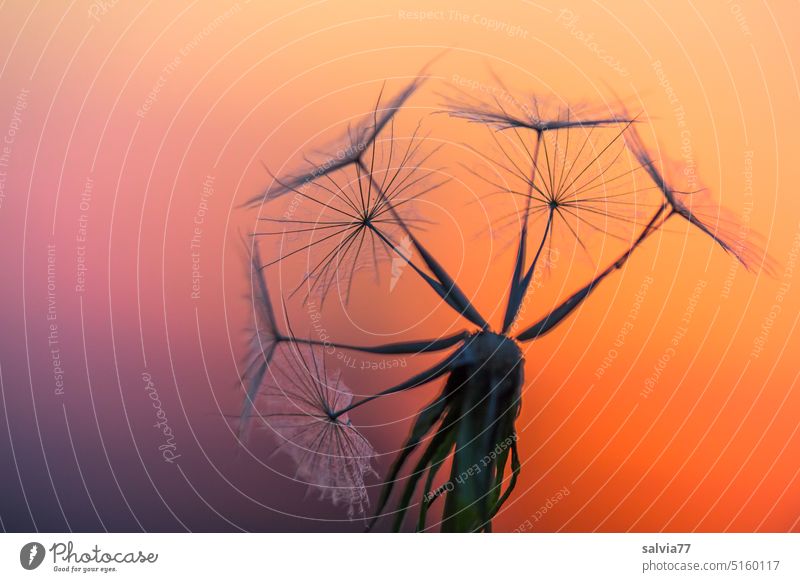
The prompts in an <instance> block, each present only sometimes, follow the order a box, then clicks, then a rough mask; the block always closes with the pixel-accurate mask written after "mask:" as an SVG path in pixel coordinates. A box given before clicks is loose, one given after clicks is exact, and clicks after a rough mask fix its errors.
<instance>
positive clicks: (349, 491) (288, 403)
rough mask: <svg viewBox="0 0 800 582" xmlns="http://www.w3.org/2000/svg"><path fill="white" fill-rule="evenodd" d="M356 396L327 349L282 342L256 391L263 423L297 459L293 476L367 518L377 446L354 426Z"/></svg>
mask: <svg viewBox="0 0 800 582" xmlns="http://www.w3.org/2000/svg"><path fill="white" fill-rule="evenodd" d="M352 398H353V395H352V392H351V391H350V389H349V388H348V387H347V386H346V385H345V384H344V382H343V381H342V378H341V372H340V371H338V370H331V369H329V368H328V366H327V364H326V362H325V357H324V348H322V347H320V346H307V345H298V344H293V343H290V342H286V343H281V344H280V345H279V346H278V347H277V348H276V350H275V354H274V356H273V359H272V362H271V364H270V366H269V370H268V372H267V373H266V374H265V376H264V381H263V382H262V385H261V387H260V389H259V392H258V410H259V416H260V417H261V419H262V422H263V426H264V428H266V429H268V430H270V431H272V432H273V433H274V435H275V439H276V440H277V442H278V449H277V450H278V451H281V452H283V453H286V454H287V455H288V456H289V457H290V458H291V460H292V461H293V463H294V465H295V467H296V469H295V478H296V479H298V480H300V481H303V482H305V483H307V484H308V486H309V488H310V489H311V490H313V491H316V492H317V493H319V496H320V499H327V500H329V501H331V502H332V503H333V504H334V505H344V506H345V507H346V510H347V515H348V517H363V516H364V515H365V514H366V512H367V510H368V508H369V497H368V494H367V489H366V486H365V478H366V477H367V476H368V475H376V473H375V471H374V469H373V468H372V459H373V457H374V456H375V450H374V449H373V448H372V445H371V444H370V443H369V442H368V441H367V439H366V438H365V437H364V436H363V435H362V434H361V433H360V432H359V431H358V430H357V429H356V428H355V427H354V426H353V424H352V423H351V422H350V419H349V418H348V416H347V414H346V413H345V414H341V415H337V411H339V410H342V409H343V408H345V407H347V406H348V405H349V404H350V403H351V401H352Z"/></svg>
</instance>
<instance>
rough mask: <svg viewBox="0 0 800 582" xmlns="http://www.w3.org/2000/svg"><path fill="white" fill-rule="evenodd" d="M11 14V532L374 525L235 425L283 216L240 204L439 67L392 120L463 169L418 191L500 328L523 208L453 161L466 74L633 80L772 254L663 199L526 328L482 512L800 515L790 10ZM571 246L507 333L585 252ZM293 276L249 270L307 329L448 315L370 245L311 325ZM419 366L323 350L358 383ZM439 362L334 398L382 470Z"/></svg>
mask: <svg viewBox="0 0 800 582" xmlns="http://www.w3.org/2000/svg"><path fill="white" fill-rule="evenodd" d="M0 16H2V18H0V29H2V34H0V62H1V63H2V64H0V78H2V83H0V134H2V138H0V139H2V140H3V143H2V144H1V147H2V149H1V151H0V232H2V237H3V244H2V245H0V265H1V266H2V273H3V275H2V283H1V284H0V294H1V295H0V297H1V298H2V305H3V309H2V311H0V318H2V326H0V328H1V329H2V340H0V341H2V349H0V396H1V398H0V408H2V414H0V466H2V471H0V474H2V476H3V477H2V479H0V526H2V528H3V529H5V530H8V531H32V530H39V531H70V530H71V531H104V530H109V531H141V530H146V531H184V530H194V531H228V530H239V529H242V530H254V531H360V530H361V529H362V528H363V522H361V521H351V520H348V519H347V516H346V513H345V511H344V510H343V509H342V508H337V507H332V506H330V505H329V504H328V503H327V502H321V501H318V499H317V496H316V494H313V493H309V492H308V490H307V487H306V485H305V484H303V483H301V482H298V481H297V480H295V479H294V478H293V475H294V472H293V471H294V470H293V468H292V467H291V465H290V464H289V463H288V462H287V460H286V459H285V458H284V457H283V456H281V455H275V454H273V453H274V449H275V441H274V438H273V437H272V435H270V434H269V432H268V431H254V434H253V436H252V438H251V439H250V441H249V442H248V443H247V446H246V447H242V446H241V445H239V444H238V442H237V439H236V435H235V425H234V424H233V423H232V421H231V416H235V415H236V414H238V412H239V410H240V405H241V398H242V392H241V386H240V385H239V382H238V373H239V371H240V369H241V365H240V363H241V360H242V358H243V357H244V355H245V352H246V341H247V335H246V328H247V326H248V325H249V318H248V316H249V314H250V311H249V304H248V300H247V292H248V288H249V285H248V279H247V266H246V261H245V259H244V257H245V254H246V253H245V252H244V250H243V245H242V237H243V236H244V237H245V238H246V235H247V233H249V232H252V231H253V230H255V229H256V228H258V226H259V223H258V222H257V219H258V218H259V216H275V215H277V214H280V213H282V212H284V211H285V203H284V201H283V200H278V201H275V202H274V203H270V204H269V205H267V206H265V207H263V208H260V209H245V208H243V207H242V205H243V204H244V203H245V202H246V201H247V200H248V199H250V198H251V197H253V196H255V195H257V194H258V193H259V192H261V191H263V189H264V188H265V187H266V186H268V185H269V183H270V176H269V174H268V172H267V171H266V170H265V167H264V166H265V165H266V166H267V167H268V168H269V170H270V171H272V172H275V173H277V174H279V175H280V174H285V173H287V172H290V171H292V170H294V169H295V168H297V167H298V166H299V165H302V163H303V162H302V160H303V154H308V153H313V152H315V151H317V150H319V149H320V148H324V147H325V146H327V145H329V144H331V143H335V141H336V138H337V137H338V136H340V135H342V134H343V133H344V130H345V129H346V127H347V125H348V123H357V122H359V121H360V120H362V119H363V118H364V116H365V115H369V113H370V112H371V110H372V108H373V107H374V105H375V102H376V99H377V97H378V94H379V93H380V91H381V90H382V87H384V84H385V89H384V95H385V96H391V95H394V94H396V93H397V92H398V91H400V90H401V89H402V88H403V87H404V86H405V84H406V83H408V82H409V81H410V80H411V79H412V78H413V77H414V76H415V75H417V74H418V73H419V72H420V71H421V70H422V68H423V67H424V66H425V65H426V64H428V63H430V65H429V67H428V69H427V72H428V74H429V75H430V78H429V79H428V81H427V82H426V83H425V84H424V85H423V86H422V87H421V89H420V90H419V91H418V92H417V93H416V94H415V95H414V96H413V97H412V98H411V99H410V100H409V101H408V103H407V104H406V107H405V108H404V109H403V110H402V111H401V112H400V113H399V114H398V116H397V126H398V128H397V131H398V132H399V133H402V134H404V135H408V134H409V133H410V132H411V131H413V129H414V128H415V127H416V125H417V123H418V122H419V121H421V122H422V127H423V130H424V133H425V134H426V135H429V137H428V138H427V140H428V144H430V146H432V147H435V146H436V145H442V149H441V150H439V151H438V152H437V157H436V164H435V165H436V166H437V167H441V168H443V170H442V172H444V173H445V174H446V175H447V176H450V177H452V178H453V179H452V181H451V182H449V183H448V184H447V185H446V186H444V187H442V188H440V189H437V190H436V191H435V192H432V193H430V194H429V195H427V196H426V197H425V198H424V202H421V203H420V205H419V206H418V210H419V212H421V213H422V214H424V215H425V216H426V217H430V218H431V219H432V220H435V222H436V226H433V227H428V228H427V229H426V230H425V231H424V232H423V233H422V234H421V235H420V236H421V238H422V240H423V241H424V242H425V244H426V245H427V247H428V248H429V249H431V250H432V251H434V254H435V255H436V257H437V258H438V259H439V260H440V261H441V262H442V263H443V264H444V265H445V266H446V267H447V268H448V269H449V270H450V272H451V273H454V274H455V277H456V279H457V280H458V282H459V284H460V285H461V287H462V288H463V289H465V291H466V292H467V293H468V294H469V295H470V296H471V297H473V298H474V302H475V304H476V305H477V306H478V308H479V309H480V310H481V311H482V312H483V313H484V314H487V317H491V319H492V322H494V323H499V321H500V319H501V317H502V308H503V307H504V300H505V293H506V292H507V289H508V284H509V281H510V273H511V269H512V265H513V258H514V257H513V250H511V249H512V248H513V245H512V247H510V246H509V244H512V243H513V240H514V236H515V232H516V229H515V228H511V229H499V230H498V229H495V228H492V227H493V226H494V225H496V224H497V220H498V217H501V216H503V215H507V214H508V212H510V211H513V205H512V201H510V200H505V201H504V200H502V199H494V198H486V197H485V195H486V194H487V193H488V191H489V190H490V188H489V187H488V186H487V185H486V183H485V182H482V181H481V180H478V179H476V178H475V177H474V176H473V175H472V174H470V173H469V172H468V171H466V169H465V167H464V166H465V165H466V166H467V167H475V165H476V164H477V163H478V161H479V160H478V157H477V156H476V154H475V152H474V151H472V150H471V149H470V148H475V149H478V150H479V151H481V150H482V149H483V148H485V147H489V146H490V145H491V142H490V141H488V140H487V133H486V131H485V129H483V128H479V127H476V126H474V125H470V124H468V123H466V122H465V121H463V120H456V119H453V118H450V117H448V116H447V115H443V114H441V110H442V109H443V104H444V103H445V102H446V99H447V95H453V94H455V93H457V92H458V91H461V92H462V93H466V94H467V95H470V96H472V97H474V98H479V99H491V98H492V97H493V96H497V95H498V94H500V93H499V91H505V90H508V91H509V92H513V94H514V95H517V96H531V95H540V96H543V97H551V96H555V97H554V98H555V100H556V102H557V103H561V102H563V103H589V104H594V105H596V106H597V107H599V108H601V109H602V108H603V107H606V108H608V107H614V106H616V105H617V104H619V103H620V102H622V103H624V104H625V105H626V106H627V107H628V108H629V109H630V110H631V111H632V112H636V113H641V114H642V119H644V120H646V121H645V123H644V125H643V126H642V128H641V131H642V134H643V136H644V137H645V140H646V142H647V143H648V145H649V146H651V147H653V148H656V147H657V148H658V150H657V151H658V152H660V153H661V154H663V155H664V156H665V157H669V158H671V159H672V160H674V163H673V165H672V169H673V171H674V174H675V176H677V179H679V180H680V181H681V183H682V184H683V183H684V182H685V183H686V184H688V186H689V187H691V186H692V185H694V186H695V187H701V186H703V187H706V188H707V189H708V190H707V195H708V196H710V197H712V198H713V199H714V200H715V201H717V202H720V203H721V204H722V205H723V206H724V207H725V208H727V209H729V210H730V211H731V212H732V213H734V214H736V215H739V216H741V217H743V221H742V224H743V225H745V230H744V233H745V235H746V236H747V238H748V240H750V241H753V242H758V243H759V244H761V245H762V246H763V247H765V248H766V249H767V250H768V252H769V255H770V256H771V257H772V259H773V260H774V261H775V264H776V265H777V267H776V269H775V272H774V276H768V275H767V274H765V273H764V272H763V271H760V272H748V271H747V270H745V269H744V268H742V267H741V266H738V264H737V263H736V261H735V260H734V259H733V258H732V257H731V256H729V255H727V254H726V253H725V252H723V251H722V250H721V249H720V248H719V247H718V246H716V245H714V244H713V242H712V241H711V240H710V239H709V238H708V237H706V236H704V235H702V234H701V233H699V232H696V231H694V230H688V229H687V228H686V227H685V225H684V224H683V223H681V222H679V221H670V223H669V224H668V227H667V228H666V229H665V231H664V232H663V233H661V234H659V235H658V236H654V237H652V238H651V239H650V240H649V241H648V242H647V243H646V244H645V245H643V246H642V247H641V248H640V249H639V250H637V252H636V254H635V255H634V256H633V258H632V259H631V261H630V262H629V263H628V266H627V267H626V269H625V270H624V271H622V272H620V273H618V274H615V275H613V276H612V277H611V278H609V279H608V280H607V281H606V282H605V283H604V284H603V285H602V287H601V288H599V289H598V290H597V291H596V292H595V293H594V294H593V295H592V297H591V298H590V299H589V300H588V301H587V302H586V303H585V304H584V306H583V307H582V308H581V309H580V310H579V311H578V312H577V313H576V314H574V315H573V316H571V317H570V318H569V319H568V320H566V321H565V322H564V324H563V325H562V326H561V327H559V328H558V329H557V330H556V331H554V332H553V333H551V334H549V335H548V336H546V337H544V338H542V339H540V340H538V341H536V342H533V343H529V344H526V345H525V347H524V349H525V350H526V352H525V354H526V355H525V357H526V384H525V389H524V397H523V405H522V414H521V417H520V419H519V422H518V430H519V446H520V454H521V457H522V462H523V468H522V475H521V478H520V482H519V483H518V485H517V489H516V492H515V493H514V495H513V497H512V498H511V499H510V500H509V502H508V503H507V505H506V506H505V507H504V508H503V511H502V512H501V513H500V514H499V515H498V516H497V519H496V523H495V530H496V531H515V530H517V531H519V530H524V531H548V532H549V531H748V532H749V531H781V532H784V531H798V530H800V480H799V479H798V472H800V465H799V464H798V458H800V435H798V434H797V430H798V414H800V390H798V389H797V377H798V373H799V371H800V368H798V366H797V363H796V361H795V360H793V356H792V355H791V354H793V353H797V350H798V348H800V334H798V333H797V331H796V326H797V323H798V317H800V315H799V314H800V310H799V309H798V308H799V307H800V294H798V293H796V292H795V290H794V289H795V287H796V286H797V284H798V283H797V281H795V275H796V273H795V266H796V261H797V255H798V249H800V212H798V210H800V199H799V198H798V195H797V192H796V184H797V183H798V181H799V179H800V165H798V164H797V163H795V161H794V158H795V156H796V152H797V148H798V139H800V138H798V135H800V133H799V131H800V121H798V117H797V110H798V98H799V97H800V86H798V79H797V72H796V70H795V67H794V58H795V57H796V55H797V54H799V53H798V50H799V49H800V46H798V43H800V40H798V37H797V35H793V34H791V32H792V31H791V30H790V28H789V23H790V22H793V21H795V20H796V18H797V16H798V14H797V7H796V6H795V5H790V4H785V5H781V6H776V5H772V6H770V5H769V4H768V3H766V2H759V1H755V0H753V1H745V0H741V1H738V2H734V1H726V2H718V3H705V4H698V3H692V2H685V1H683V0H677V1H674V2H659V3H649V2H645V3H641V4H638V3H637V4H636V5H634V4H633V3H630V2H624V1H621V0H620V1H604V2H589V1H586V2H565V3H564V4H563V5H562V4H558V5H557V4H551V3H545V2H540V3H537V2H529V1H523V0H511V1H509V2H504V3H492V4H491V5H487V4H486V3H480V2H470V1H463V0H462V1H459V2H424V3H423V2H419V1H417V2H414V0H405V1H403V2H394V1H389V2H381V3H363V2H354V1H317V2H311V3H306V2H300V3H298V2H270V3H268V5H267V3H259V2H246V1H240V2H235V3H234V2H199V1H195V2H170V3H157V2H142V3H132V2H116V1H110V0H109V1H105V2H101V1H99V0H97V1H94V2H92V1H89V0H85V1H72V2H63V3H55V4H54V3H44V2H20V1H10V2H5V3H3V5H2V8H0ZM446 49H448V50H446ZM437 57H438V58H437ZM498 80H502V84H503V88H501V86H500V84H499V81H498ZM426 145H427V144H426ZM287 201H288V199H287ZM734 232H738V230H736V231H734ZM758 236H760V239H759V238H757V237H758ZM599 240H600V241H601V242H602V238H600V239H599ZM262 248H263V252H264V254H265V256H270V253H271V252H272V253H274V248H273V247H271V246H270V245H269V243H265V245H264V246H263V247H262ZM574 250H575V249H572V250H568V251H567V252H564V253H563V254H562V255H560V256H559V257H558V260H555V261H554V264H553V265H552V268H551V269H550V270H549V272H547V273H544V274H543V275H542V278H541V286H539V285H536V286H535V287H534V290H533V292H532V295H531V298H530V300H529V301H528V302H527V303H526V308H525V313H524V315H523V324H524V322H528V324H530V323H533V322H534V321H536V318H537V316H541V315H542V314H545V313H547V308H548V306H552V305H553V304H554V302H556V301H558V300H559V299H563V298H564V297H566V296H568V295H569V294H570V293H572V292H574V291H575V290H577V289H578V288H579V287H580V286H581V285H582V284H584V283H585V282H586V281H587V280H588V278H589V277H590V276H591V273H592V272H593V271H594V270H595V269H596V268H597V266H598V265H603V264H605V262H604V259H606V258H607V257H605V256H603V257H594V258H589V257H585V256H581V254H580V253H578V252H572V251H574ZM612 250H613V249H612ZM612 254H613V253H612ZM304 270H305V264H304V262H303V259H302V257H300V258H299V260H298V261H295V262H291V261H287V262H286V263H283V264H282V265H280V266H276V267H275V268H270V269H268V271H267V273H268V279H269V281H270V285H271V289H272V290H273V294H274V295H275V296H276V297H286V299H287V310H288V313H289V314H290V315H291V318H292V321H293V326H294V328H295V331H296V332H297V333H298V335H308V333H310V330H312V327H313V324H314V323H315V322H316V325H317V326H322V327H323V328H324V330H325V331H326V332H327V334H329V335H330V337H331V338H334V339H336V340H338V341H352V342H364V343H368V342H370V341H383V342H388V341H398V340H400V339H404V340H406V339H416V338H433V337H437V336H440V335H445V334H449V333H453V332H455V331H458V330H460V329H468V326H467V323H466V322H465V321H464V320H460V319H459V318H458V317H456V316H453V315H452V314H451V313H450V312H449V311H448V310H447V309H446V308H445V307H443V306H442V305H440V304H439V302H438V301H437V298H436V296H435V295H434V294H433V293H432V292H431V291H430V290H429V289H428V288H426V287H425V286H424V285H423V284H422V283H420V282H419V281H418V280H416V279H415V278H414V276H413V273H410V272H409V273H403V275H402V276H401V277H400V278H399V279H398V280H397V281H395V284H394V286H392V285H390V276H389V275H390V273H389V270H388V268H387V270H385V271H384V272H383V276H382V277H381V278H380V279H379V280H378V281H375V280H374V278H373V277H370V276H368V275H366V274H363V273H358V274H357V275H356V278H355V283H354V288H353V294H352V297H351V299H350V303H349V305H347V306H345V305H343V304H342V302H341V301H339V300H338V297H335V296H334V297H333V298H330V300H329V301H327V302H326V303H325V305H324V306H323V308H322V309H321V311H320V313H321V315H319V316H318V315H316V314H315V312H314V310H313V309H309V307H308V305H303V303H302V298H300V297H294V298H292V299H290V298H289V297H288V292H289V291H290V290H291V288H292V281H297V278H298V276H299V275H300V274H302V273H303V272H304ZM320 322H321V323H320ZM307 332H308V333H307ZM435 357H436V356H425V357H416V358H411V359H408V360H402V361H401V362H395V363H394V364H392V365H389V364H386V363H385V362H384V365H381V359H380V358H378V357H364V356H363V355H355V354H354V355H353V359H352V360H350V361H344V362H341V364H342V368H343V374H344V378H345V379H346V381H347V383H348V385H350V386H351V387H352V388H353V390H354V391H355V392H356V393H359V394H371V393H374V392H376V391H378V390H380V389H382V388H384V387H388V386H390V385H392V384H393V383H396V382H399V381H401V380H403V379H405V378H406V377H408V376H409V375H410V374H411V373H413V372H414V371H418V370H421V369H423V368H424V367H425V365H426V364H428V365H430V363H431V362H433V361H434V360H433V359H431V358H435ZM438 386H439V384H434V385H431V386H428V387H424V388H419V389H417V390H416V391H414V392H413V393H409V394H406V395H402V396H396V397H391V398H388V399H385V400H383V401H380V402H378V403H376V404H375V405H374V406H372V407H364V408H362V409H359V410H358V411H356V412H354V413H353V415H352V417H353V421H354V423H355V424H356V425H358V426H359V427H363V428H362V431H363V433H364V434H365V435H366V436H367V437H368V438H369V439H370V441H371V442H372V444H373V445H374V447H375V449H376V450H377V451H378V453H379V455H378V457H377V458H376V463H375V465H376V468H377V471H378V473H379V474H381V475H384V474H385V473H386V471H387V469H388V467H389V465H390V463H391V461H392V460H393V458H394V456H395V454H396V452H397V449H398V447H400V446H401V444H402V442H403V439H404V438H405V436H406V435H407V433H408V430H409V426H410V425H409V422H410V419H411V418H412V415H413V414H414V413H415V411H416V410H418V409H419V408H420V407H421V406H423V405H424V404H425V403H426V402H428V401H429V400H430V399H431V398H432V397H433V395H434V394H435V393H436V390H437V388H438ZM369 485H370V488H369V493H370V496H371V498H372V499H373V502H374V501H375V500H376V499H377V495H378V492H379V488H380V485H381V481H380V479H372V480H371V481H370V482H369Z"/></svg>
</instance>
